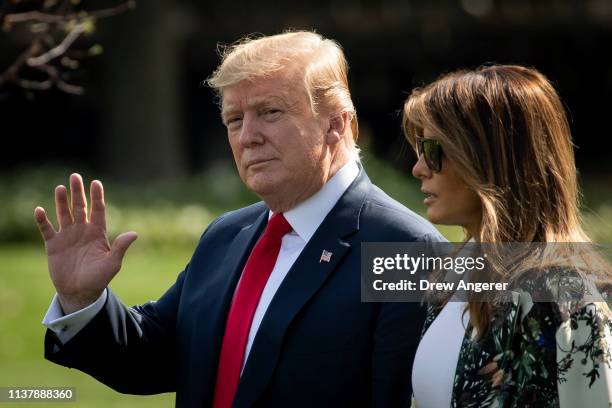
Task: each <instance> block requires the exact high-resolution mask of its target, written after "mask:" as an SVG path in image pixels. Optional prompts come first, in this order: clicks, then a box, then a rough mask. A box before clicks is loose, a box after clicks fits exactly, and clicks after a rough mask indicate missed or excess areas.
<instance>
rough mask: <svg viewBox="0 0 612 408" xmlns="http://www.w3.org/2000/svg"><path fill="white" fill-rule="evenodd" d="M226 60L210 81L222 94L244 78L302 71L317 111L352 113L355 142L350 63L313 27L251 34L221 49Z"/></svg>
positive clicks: (355, 130) (339, 48)
mask: <svg viewBox="0 0 612 408" xmlns="http://www.w3.org/2000/svg"><path fill="white" fill-rule="evenodd" d="M220 53H221V64H220V65H219V67H218V68H217V69H216V70H215V72H214V73H213V75H212V76H211V77H210V78H208V80H207V81H206V82H207V84H208V85H209V86H210V87H211V88H213V89H214V90H215V91H216V92H217V95H218V96H219V97H220V98H221V99H222V98H223V89H224V88H225V87H227V86H230V85H234V84H236V83H238V82H240V81H243V80H253V79H257V78H266V77H270V76H272V75H274V74H276V73H278V72H280V71H283V70H286V69H291V70H294V72H296V73H298V74H300V77H301V78H302V79H303V82H304V89H305V90H306V93H307V95H308V98H309V101H310V106H311V108H312V111H313V112H314V113H317V112H319V111H320V110H321V109H323V110H326V111H328V112H331V113H338V114H339V113H344V112H346V113H348V115H349V121H350V130H351V133H352V139H353V141H356V140H357V136H358V125H357V113H356V111H355V106H354V105H353V101H352V99H351V94H350V91H349V87H348V76H347V72H348V64H347V62H346V58H345V57H344V53H343V52H342V48H341V47H340V45H339V44H338V43H337V42H335V41H334V40H330V39H327V38H324V37H323V36H321V35H319V34H317V33H315V32H310V31H290V32H284V33H282V34H277V35H272V36H260V37H255V36H247V37H245V38H243V39H241V40H239V41H238V42H236V43H234V44H232V45H230V46H227V47H222V48H221V49H220Z"/></svg>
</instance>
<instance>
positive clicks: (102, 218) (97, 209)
mask: <svg viewBox="0 0 612 408" xmlns="http://www.w3.org/2000/svg"><path fill="white" fill-rule="evenodd" d="M89 197H90V200H91V215H90V217H89V220H90V221H91V222H92V224H95V225H97V226H99V227H102V228H104V230H106V214H105V210H104V208H105V204H104V187H102V183H101V182H100V181H98V180H94V181H92V182H91V186H90V187H89Z"/></svg>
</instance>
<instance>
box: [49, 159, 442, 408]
mask: <svg viewBox="0 0 612 408" xmlns="http://www.w3.org/2000/svg"><path fill="white" fill-rule="evenodd" d="M267 215H268V208H267V207H266V206H265V205H264V204H263V203H257V204H253V205H251V206H249V207H246V208H242V209H239V210H237V211H233V212H230V213H227V214H225V215H223V216H221V217H220V218H218V219H217V220H215V221H214V222H213V223H212V224H211V225H210V226H209V227H208V229H207V230H206V231H205V232H204V234H203V235H202V238H201V239H200V242H199V245H198V247H197V249H196V250H195V253H194V254H193V257H192V258H191V261H190V262H189V264H188V266H187V267H186V269H185V270H184V271H183V272H182V273H181V274H180V275H179V276H178V279H177V281H176V283H175V284H174V285H173V286H172V287H171V288H170V289H169V290H168V291H167V292H166V293H165V294H164V295H163V296H162V297H161V298H160V299H159V300H158V301H157V302H150V303H147V304H145V305H143V306H136V307H132V308H127V307H125V306H124V305H123V304H121V302H120V301H119V300H118V298H117V297H116V296H115V295H114V294H113V293H112V292H111V291H110V290H109V291H108V294H109V296H108V300H107V302H106V304H105V306H104V308H103V309H102V311H101V312H100V313H98V315H96V317H95V318H94V319H93V320H92V321H91V322H90V323H89V324H88V325H87V326H86V327H85V328H84V329H83V330H81V331H80V332H79V333H78V334H77V335H76V336H75V337H74V338H73V339H71V340H70V341H68V342H67V343H66V344H65V345H62V344H61V343H60V342H59V341H58V339H57V337H56V336H55V334H54V333H53V332H51V331H47V335H46V338H45V357H46V358H47V359H49V360H51V361H54V362H56V363H58V364H61V365H64V366H67V367H74V368H77V369H79V370H82V371H84V372H86V373H88V374H90V375H92V376H93V377H95V378H97V379H98V380H100V381H101V382H103V383H105V384H107V385H108V386H110V387H112V388H113V389H115V390H117V391H119V392H123V393H131V394H154V393H162V392H173V391H176V404H177V406H180V407H207V406H210V405H211V401H212V395H213V390H214V384H215V375H216V368H217V363H218V357H219V351H220V347H221V340H222V337H223V332H224V326H225V321H226V318H227V313H228V310H229V305H230V301H231V299H232V295H233V293H234V289H235V287H236V284H237V282H238V279H239V277H240V274H241V272H242V269H243V267H244V264H245V262H246V259H247V258H248V255H249V254H250V251H251V249H252V247H253V245H254V244H255V242H256V241H257V239H258V237H259V236H260V234H261V233H262V231H263V229H264V228H265V225H266V222H267V219H268V217H267ZM441 239H442V238H441V236H440V235H439V234H438V233H437V232H436V230H435V229H434V228H433V227H432V226H431V224H429V223H428V222H427V221H425V220H423V219H422V218H421V217H419V216H418V215H416V214H414V213H413V212H411V211H410V210H408V209H407V208H405V207H403V206H402V205H401V204H399V203H397V202H396V201H394V200H392V199H391V198H390V197H388V196H387V195H386V194H385V193H384V192H382V191H381V190H380V189H379V188H377V187H376V186H374V185H373V184H372V183H371V182H370V180H369V179H368V177H367V176H366V174H365V172H364V171H363V169H361V171H360V174H359V175H358V177H357V179H356V180H355V181H354V182H353V183H352V185H351V186H350V187H349V188H348V190H347V191H346V192H345V193H344V195H343V196H342V197H341V198H340V200H339V201H338V203H337V204H336V206H335V207H334V208H333V209H332V210H331V212H330V213H329V214H328V216H327V217H326V218H325V220H324V221H323V223H322V224H321V226H320V227H319V229H318V230H317V231H316V233H315V235H314V236H313V237H312V239H311V240H310V241H309V242H308V244H307V245H306V247H305V248H304V250H303V251H302V253H301V254H300V256H299V258H298V259H297V260H296V262H295V264H294V265H293V267H292V268H291V270H290V271H289V273H288V274H287V276H286V278H285V279H284V281H283V282H282V285H281V286H280V288H279V289H278V291H277V293H276V294H275V296H274V298H273V300H272V303H271V304H270V306H269V308H268V310H267V312H266V314H265V316H264V319H263V321H262V322H261V326H260V328H259V331H258V333H257V336H256V338H255V340H254V343H253V346H252V349H251V352H250V355H249V357H248V360H247V362H246V365H245V367H244V371H243V374H242V377H241V380H240V384H239V386H238V390H237V393H236V397H235V399H234V407H253V406H261V407H308V408H313V407H358V406H375V407H395V406H403V405H405V404H408V400H409V398H410V395H411V391H412V388H411V381H410V378H411V367H412V361H413V358H414V353H415V350H416V347H417V344H418V341H419V334H420V330H421V327H422V322H423V318H424V311H423V310H422V309H421V307H420V306H419V305H418V304H416V303H362V302H361V301H360V293H361V291H360V284H361V283H360V282H361V280H360V244H361V242H367V241H396V242H407V241H437V240H441ZM324 249H325V250H327V251H330V252H332V253H333V255H332V257H331V260H330V262H328V263H326V262H319V260H320V257H321V253H322V251H323V250H324Z"/></svg>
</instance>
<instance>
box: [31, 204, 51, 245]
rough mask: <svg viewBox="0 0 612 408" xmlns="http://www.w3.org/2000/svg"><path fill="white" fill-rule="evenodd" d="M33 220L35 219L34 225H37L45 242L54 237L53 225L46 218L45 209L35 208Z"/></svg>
mask: <svg viewBox="0 0 612 408" xmlns="http://www.w3.org/2000/svg"><path fill="white" fill-rule="evenodd" d="M34 218H35V219H36V224H37V225H38V229H39V230H40V233H41V235H42V237H43V239H44V240H45V241H48V240H50V239H51V238H53V237H54V236H55V230H54V229H53V225H51V222H50V221H49V218H47V213H46V212H45V209H44V208H42V207H36V208H35V209H34Z"/></svg>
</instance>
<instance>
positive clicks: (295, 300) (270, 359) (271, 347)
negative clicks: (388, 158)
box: [234, 169, 371, 407]
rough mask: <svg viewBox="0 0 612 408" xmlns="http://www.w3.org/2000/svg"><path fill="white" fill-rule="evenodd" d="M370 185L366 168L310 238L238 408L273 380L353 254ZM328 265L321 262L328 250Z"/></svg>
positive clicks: (248, 371) (269, 320)
mask: <svg viewBox="0 0 612 408" xmlns="http://www.w3.org/2000/svg"><path fill="white" fill-rule="evenodd" d="M370 188H371V183H370V181H369V179H368V177H367V176H366V175H365V173H364V171H363V169H361V172H360V174H359V175H358V176H357V178H356V179H355V181H354V182H353V184H352V185H351V186H350V187H349V188H348V189H347V191H346V192H345V193H344V195H343V196H342V197H341V198H340V200H339V201H338V203H336V205H335V206H334V208H333V209H332V210H331V211H330V213H329V214H328V215H327V217H326V218H325V220H324V221H323V223H322V224H321V226H320V227H319V228H318V229H317V231H316V233H315V234H314V235H313V237H312V238H311V239H310V241H309V242H308V244H307V245H306V247H305V248H304V250H303V251H302V253H301V254H300V256H299V257H298V259H297V260H296V261H295V263H294V264H293V267H292V268H291V269H290V270H289V272H288V273H287V276H286V277H285V279H284V280H283V283H282V284H281V286H280V287H279V289H278V291H277V292H276V294H275V295H274V298H273V299H272V303H271V304H270V306H269V307H268V310H267V311H266V314H265V316H264V319H263V321H262V322H261V325H260V327H259V330H258V332H257V336H256V337H255V341H254V343H253V347H252V349H251V352H250V354H249V358H248V360H247V364H246V366H245V367H244V371H243V373H242V377H241V380H240V384H239V386H238V391H237V393H236V397H235V399H234V406H236V407H246V406H252V405H254V403H255V402H256V400H257V398H258V397H259V396H260V395H261V393H262V392H263V390H264V388H265V387H266V385H267V384H268V382H269V381H270V378H271V376H272V373H273V372H274V368H275V367H276V363H277V361H278V356H279V353H280V350H281V348H282V342H283V338H284V336H285V333H286V331H287V328H288V327H289V325H290V323H291V321H292V320H293V319H294V318H295V316H296V315H297V314H298V312H299V311H300V310H301V309H302V307H304V305H305V304H306V303H307V302H308V300H309V299H310V298H311V297H312V296H314V295H315V293H316V292H317V291H318V290H319V288H320V287H321V286H322V285H323V284H324V283H325V281H326V280H327V278H328V277H329V276H330V274H331V273H333V271H334V270H335V269H336V267H337V266H338V264H339V263H340V262H341V260H342V258H344V256H346V255H347V253H348V252H349V251H350V249H351V247H350V245H349V244H348V243H347V242H346V241H345V240H344V239H345V238H346V237H347V236H349V235H351V234H353V233H354V232H356V231H357V230H358V229H359V213H360V211H361V208H362V205H363V202H364V200H365V197H366V194H367V192H368V191H369V189H370ZM324 250H325V251H327V252H331V253H332V255H331V258H330V259H329V261H328V262H327V261H325V260H321V256H322V254H323V251H324Z"/></svg>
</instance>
